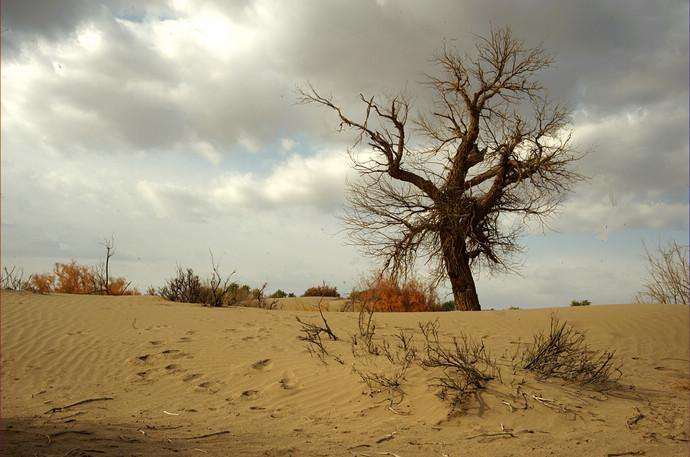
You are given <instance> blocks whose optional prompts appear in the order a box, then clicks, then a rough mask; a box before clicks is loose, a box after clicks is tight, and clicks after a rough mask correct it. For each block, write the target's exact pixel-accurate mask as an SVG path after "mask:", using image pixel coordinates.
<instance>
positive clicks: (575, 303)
mask: <svg viewBox="0 0 690 457" xmlns="http://www.w3.org/2000/svg"><path fill="white" fill-rule="evenodd" d="M591 304H592V302H591V301H589V300H573V301H571V302H570V306H589V305H591Z"/></svg>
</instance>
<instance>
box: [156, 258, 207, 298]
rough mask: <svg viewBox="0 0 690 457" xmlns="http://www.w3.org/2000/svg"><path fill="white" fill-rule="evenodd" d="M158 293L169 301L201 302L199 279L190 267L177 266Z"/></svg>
mask: <svg viewBox="0 0 690 457" xmlns="http://www.w3.org/2000/svg"><path fill="white" fill-rule="evenodd" d="M158 295H160V296H161V297H163V298H165V299H166V300H170V301H178V302H186V303H203V295H202V290H201V279H199V276H198V275H197V274H196V273H194V270H192V269H191V268H187V269H186V270H185V269H183V268H182V267H179V266H178V267H177V272H176V273H175V276H173V277H172V278H170V279H168V280H167V281H166V282H165V285H164V286H163V287H161V288H160V289H159V290H158Z"/></svg>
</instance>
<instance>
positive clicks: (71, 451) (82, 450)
mask: <svg viewBox="0 0 690 457" xmlns="http://www.w3.org/2000/svg"><path fill="white" fill-rule="evenodd" d="M74 451H79V452H95V453H96V454H105V451H99V450H98V449H79V448H78V447H75V448H74V449H70V450H69V451H67V453H66V454H63V456H62V457H67V456H68V455H72V453H73V452H74Z"/></svg>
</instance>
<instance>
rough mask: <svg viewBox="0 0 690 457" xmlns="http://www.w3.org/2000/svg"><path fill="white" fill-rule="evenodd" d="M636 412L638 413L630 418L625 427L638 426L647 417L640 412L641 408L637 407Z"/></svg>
mask: <svg viewBox="0 0 690 457" xmlns="http://www.w3.org/2000/svg"><path fill="white" fill-rule="evenodd" d="M635 410H636V411H637V414H636V415H635V416H633V417H630V418H628V420H627V421H625V425H627V426H628V428H632V426H633V425H635V424H637V423H638V422H639V421H641V420H642V419H644V417H645V415H644V414H642V412H640V409H639V408H637V407H635Z"/></svg>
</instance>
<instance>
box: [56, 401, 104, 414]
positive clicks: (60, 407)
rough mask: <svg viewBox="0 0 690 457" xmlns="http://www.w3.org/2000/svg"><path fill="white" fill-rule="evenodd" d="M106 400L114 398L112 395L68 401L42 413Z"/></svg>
mask: <svg viewBox="0 0 690 457" xmlns="http://www.w3.org/2000/svg"><path fill="white" fill-rule="evenodd" d="M107 400H114V398H113V397H97V398H87V399H86V400H81V401H78V402H75V403H70V404H69V405H65V406H57V407H55V408H52V409H49V410H48V411H46V412H45V413H43V414H53V413H57V412H60V411H64V410H66V409H69V408H73V407H75V406H79V405H84V404H86V403H93V402H95V401H107Z"/></svg>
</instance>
